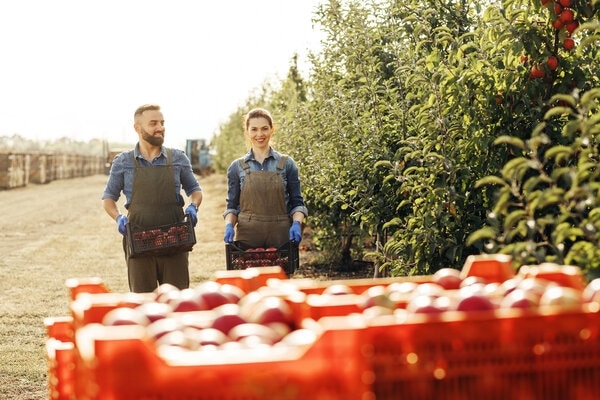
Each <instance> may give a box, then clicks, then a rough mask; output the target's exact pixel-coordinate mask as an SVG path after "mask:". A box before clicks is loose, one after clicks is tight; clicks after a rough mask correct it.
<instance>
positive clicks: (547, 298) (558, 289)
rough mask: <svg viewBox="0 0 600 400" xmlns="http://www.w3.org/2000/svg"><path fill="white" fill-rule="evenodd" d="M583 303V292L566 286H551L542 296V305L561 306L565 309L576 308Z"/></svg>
mask: <svg viewBox="0 0 600 400" xmlns="http://www.w3.org/2000/svg"><path fill="white" fill-rule="evenodd" d="M582 304H583V294H582V292H581V291H580V290H577V289H574V288H571V287H566V286H552V287H549V288H548V289H546V291H545V292H544V294H543V295H542V297H541V298H540V306H559V307H561V308H564V309H576V308H578V307H580V306H581V305H582Z"/></svg>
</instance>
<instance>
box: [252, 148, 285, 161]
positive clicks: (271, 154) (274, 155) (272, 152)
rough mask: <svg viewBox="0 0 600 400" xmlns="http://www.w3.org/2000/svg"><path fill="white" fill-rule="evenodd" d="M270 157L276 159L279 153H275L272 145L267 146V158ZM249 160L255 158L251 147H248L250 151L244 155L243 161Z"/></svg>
mask: <svg viewBox="0 0 600 400" xmlns="http://www.w3.org/2000/svg"><path fill="white" fill-rule="evenodd" d="M271 157H272V158H274V159H275V160H278V159H279V153H277V152H276V151H275V150H273V148H272V147H269V155H268V156H267V158H271ZM249 160H256V158H255V157H254V152H253V151H252V149H250V151H249V152H247V153H246V155H245V156H244V161H249Z"/></svg>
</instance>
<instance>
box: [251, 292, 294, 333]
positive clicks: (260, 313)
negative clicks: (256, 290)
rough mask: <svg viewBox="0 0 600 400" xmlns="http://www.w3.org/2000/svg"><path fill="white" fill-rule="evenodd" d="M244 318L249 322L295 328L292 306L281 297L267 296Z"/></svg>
mask: <svg viewBox="0 0 600 400" xmlns="http://www.w3.org/2000/svg"><path fill="white" fill-rule="evenodd" d="M242 317H244V318H246V319H247V320H248V321H249V322H253V323H257V324H262V325H268V324H271V323H283V324H286V325H288V326H289V327H290V328H292V327H293V326H294V313H293V311H292V308H291V307H290V305H289V304H288V303H287V302H286V301H285V300H284V299H283V298H281V297H278V296H265V297H263V298H261V299H260V300H258V301H257V303H256V304H255V305H254V307H253V308H252V310H251V312H250V313H249V314H248V315H246V316H244V315H242Z"/></svg>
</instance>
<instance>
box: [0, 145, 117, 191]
mask: <svg viewBox="0 0 600 400" xmlns="http://www.w3.org/2000/svg"><path fill="white" fill-rule="evenodd" d="M105 162H106V159H105V157H103V156H84V155H78V154H44V153H0V189H12V188H18V187H23V186H27V185H28V184H29V183H48V182H51V181H54V180H58V179H69V178H76V177H82V176H90V175H96V174H103V173H104V172H105V171H104V169H105Z"/></svg>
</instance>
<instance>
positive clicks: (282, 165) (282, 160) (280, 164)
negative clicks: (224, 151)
mask: <svg viewBox="0 0 600 400" xmlns="http://www.w3.org/2000/svg"><path fill="white" fill-rule="evenodd" d="M287 159H288V156H285V155H284V156H281V157H280V158H279V162H278V163H277V169H278V170H279V171H283V170H284V169H285V163H286V162H287ZM239 162H240V165H241V167H242V169H243V170H244V171H247V170H249V169H250V166H249V165H248V163H247V162H246V161H244V158H240V159H239Z"/></svg>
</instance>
